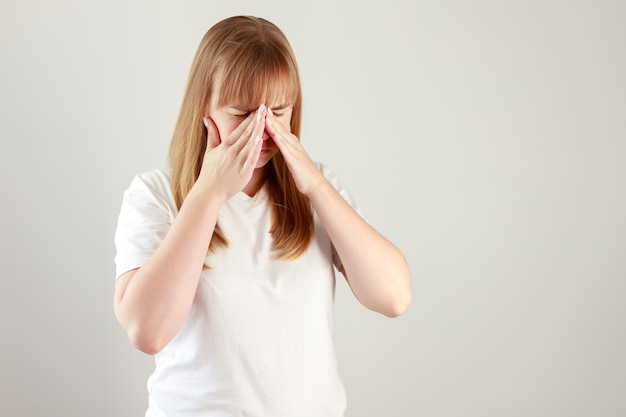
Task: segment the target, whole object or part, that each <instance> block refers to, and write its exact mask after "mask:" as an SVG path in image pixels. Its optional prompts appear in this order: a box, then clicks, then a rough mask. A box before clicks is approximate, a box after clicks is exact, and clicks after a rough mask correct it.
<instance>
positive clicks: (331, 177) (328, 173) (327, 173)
mask: <svg viewBox="0 0 626 417" xmlns="http://www.w3.org/2000/svg"><path fill="white" fill-rule="evenodd" d="M317 166H318V168H319V170H320V171H321V173H322V174H323V175H324V177H326V179H327V180H328V181H329V182H330V183H331V185H332V186H333V187H334V188H335V190H337V191H338V192H339V194H341V196H342V197H343V198H344V200H346V201H347V202H348V204H350V206H351V207H352V208H353V209H354V210H355V211H356V212H357V213H358V214H359V216H361V217H363V215H362V213H361V210H360V208H359V206H358V204H357V202H356V200H355V199H354V196H353V195H352V194H351V193H350V191H348V189H347V188H346V187H345V186H344V185H343V184H342V183H341V181H340V180H339V177H338V176H337V174H335V172H334V171H333V170H332V169H331V168H329V167H328V166H326V165H324V164H323V163H320V162H318V163H317ZM332 251H333V264H334V265H335V267H336V268H337V269H341V265H342V264H343V263H342V261H341V258H339V254H338V253H337V251H336V250H335V247H334V246H333V247H332Z"/></svg>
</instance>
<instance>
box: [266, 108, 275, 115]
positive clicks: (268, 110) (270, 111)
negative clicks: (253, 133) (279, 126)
mask: <svg viewBox="0 0 626 417" xmlns="http://www.w3.org/2000/svg"><path fill="white" fill-rule="evenodd" d="M267 112H268V113H269V114H270V116H274V112H273V111H272V109H270V108H268V109H267Z"/></svg>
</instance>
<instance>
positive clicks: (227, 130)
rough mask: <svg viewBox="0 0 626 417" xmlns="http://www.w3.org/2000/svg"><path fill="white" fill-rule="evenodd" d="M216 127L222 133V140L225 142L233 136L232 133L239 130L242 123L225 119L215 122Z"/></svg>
mask: <svg viewBox="0 0 626 417" xmlns="http://www.w3.org/2000/svg"><path fill="white" fill-rule="evenodd" d="M214 121H215V125H216V126H217V130H218V131H219V133H220V139H221V140H224V139H226V138H227V137H229V136H230V135H231V133H233V131H234V130H235V129H237V126H239V124H240V123H241V122H237V121H235V122H233V121H232V120H225V119H221V120H215V119H214Z"/></svg>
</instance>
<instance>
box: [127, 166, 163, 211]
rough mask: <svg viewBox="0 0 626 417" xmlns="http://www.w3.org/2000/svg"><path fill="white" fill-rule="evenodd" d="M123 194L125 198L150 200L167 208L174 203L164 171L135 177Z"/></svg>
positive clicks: (149, 172)
mask: <svg viewBox="0 0 626 417" xmlns="http://www.w3.org/2000/svg"><path fill="white" fill-rule="evenodd" d="M125 194H126V198H129V197H131V198H138V199H142V200H152V201H154V202H155V203H157V204H160V205H161V204H162V205H165V206H168V207H169V206H172V204H173V202H174V196H173V193H172V186H171V183H170V175H169V172H168V171H166V170H164V169H154V170H151V171H145V172H142V173H140V174H137V175H135V177H133V179H132V181H131V182H130V185H129V186H128V189H127V190H126V192H125Z"/></svg>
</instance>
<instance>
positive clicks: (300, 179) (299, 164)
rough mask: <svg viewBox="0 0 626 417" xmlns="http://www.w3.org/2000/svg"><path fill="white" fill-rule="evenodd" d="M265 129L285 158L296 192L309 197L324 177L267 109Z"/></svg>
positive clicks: (295, 138) (295, 140) (293, 137)
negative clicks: (296, 188)
mask: <svg viewBox="0 0 626 417" xmlns="http://www.w3.org/2000/svg"><path fill="white" fill-rule="evenodd" d="M265 128H266V130H267V131H268V133H269V134H270V136H271V137H272V139H273V140H274V143H275V144H276V146H277V147H278V150H279V151H280V153H281V154H282V155H283V157H284V158H285V162H286V163H287V167H288V168H289V172H291V175H292V176H293V179H294V181H295V183H296V187H298V190H299V191H300V192H301V193H302V194H304V195H307V196H308V195H309V194H310V193H312V192H313V191H314V190H315V189H316V187H317V186H318V185H320V184H322V183H323V182H324V180H325V178H324V175H322V173H321V172H320V170H319V169H318V168H317V166H316V165H315V163H314V162H313V161H312V160H311V158H310V157H309V155H308V154H307V153H306V151H305V150H304V148H303V147H302V145H301V144H300V140H299V139H298V138H297V137H296V136H295V135H294V134H292V133H291V132H290V131H289V129H288V128H287V127H285V125H283V124H282V123H281V121H280V120H278V118H276V116H274V113H273V112H272V110H271V109H268V112H267V117H266V124H265Z"/></svg>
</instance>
